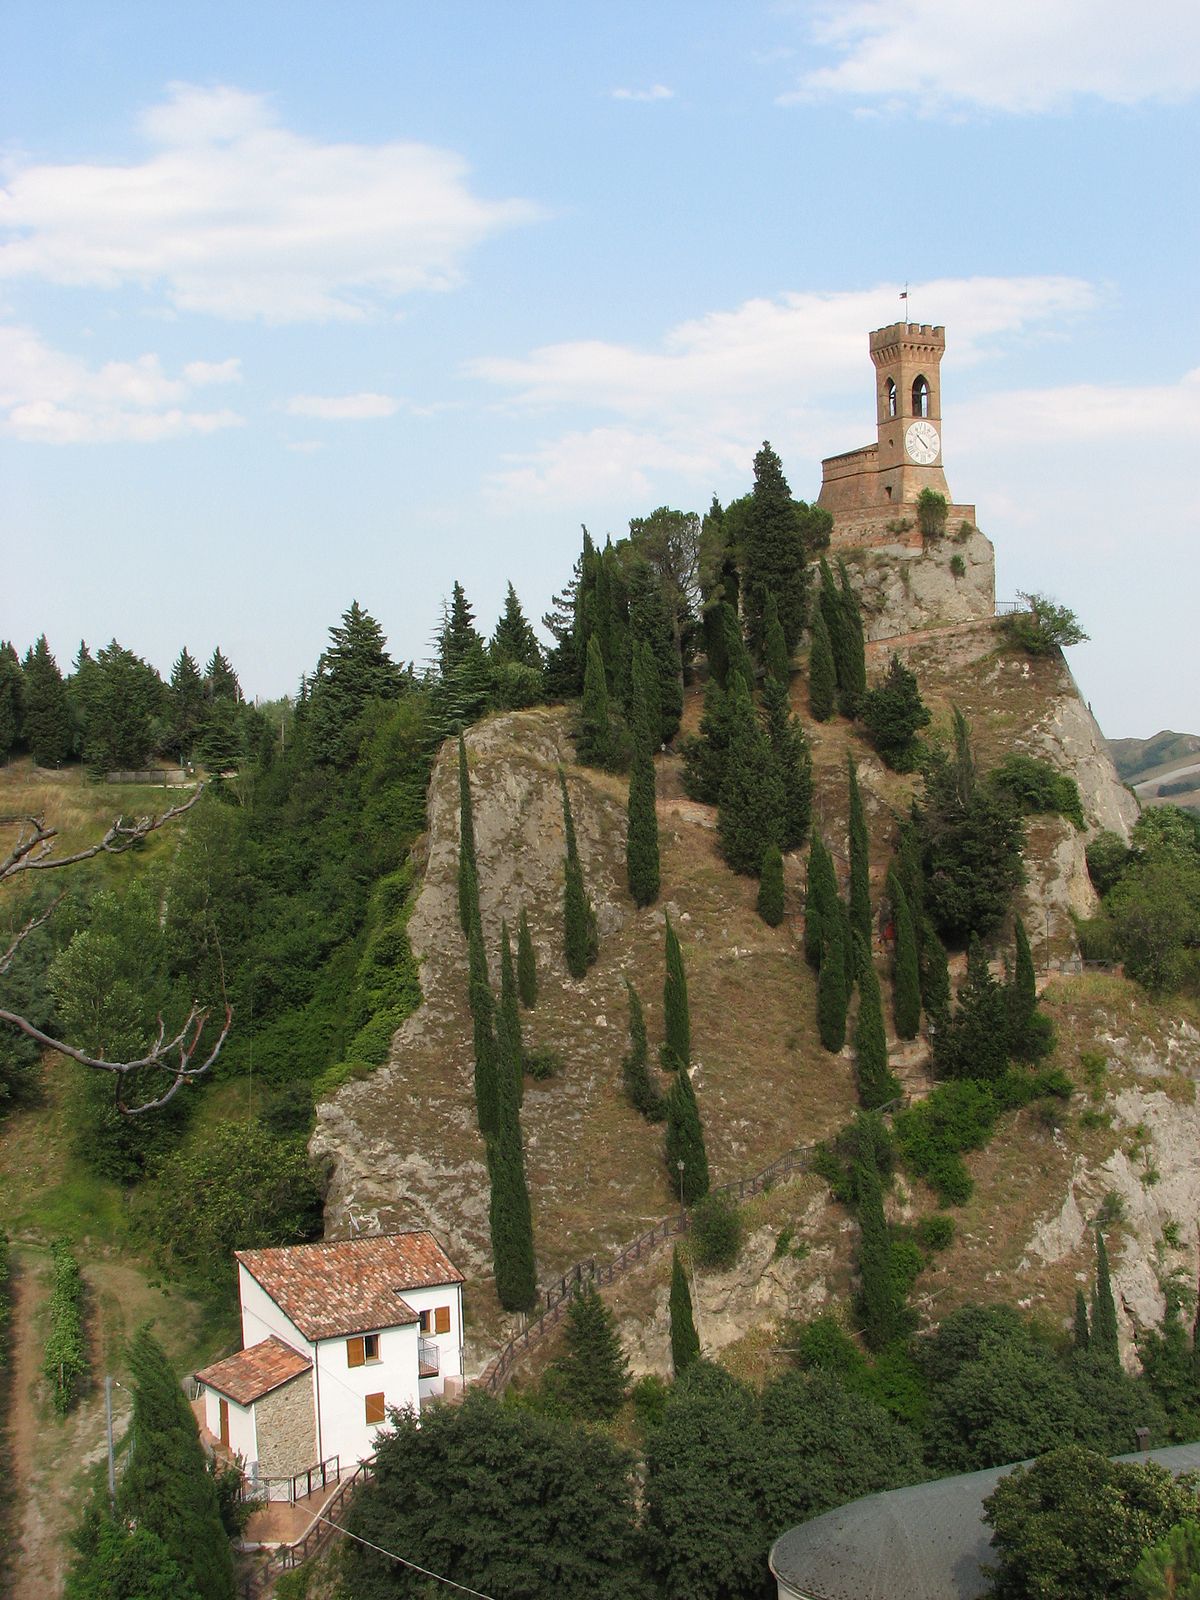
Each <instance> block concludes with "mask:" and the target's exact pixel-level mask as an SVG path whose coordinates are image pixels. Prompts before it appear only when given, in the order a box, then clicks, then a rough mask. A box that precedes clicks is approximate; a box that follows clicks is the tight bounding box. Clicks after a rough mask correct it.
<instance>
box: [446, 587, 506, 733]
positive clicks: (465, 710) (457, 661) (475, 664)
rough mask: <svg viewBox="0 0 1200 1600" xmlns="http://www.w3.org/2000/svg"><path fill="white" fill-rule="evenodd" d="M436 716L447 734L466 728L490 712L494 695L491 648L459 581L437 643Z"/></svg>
mask: <svg viewBox="0 0 1200 1600" xmlns="http://www.w3.org/2000/svg"><path fill="white" fill-rule="evenodd" d="M436 649H437V679H436V682H435V686H434V707H435V716H436V719H437V723H438V725H439V727H441V728H442V729H444V730H445V731H446V732H447V733H448V732H450V731H452V730H453V729H454V728H456V727H462V728H466V727H469V726H470V725H471V723H472V722H475V721H477V720H478V718H479V717H480V716H481V715H482V714H483V712H484V711H485V710H486V708H487V705H488V701H489V699H490V697H491V693H492V667H491V663H490V662H489V660H488V654H487V646H486V645H485V644H484V642H483V636H482V635H481V634H480V632H479V630H478V629H477V628H476V626H475V613H474V611H473V610H472V609H471V603H470V601H469V600H468V599H467V596H466V592H465V591H464V589H463V586H462V584H461V583H458V582H457V581H456V582H455V584H454V586H453V588H452V589H451V592H450V603H449V605H447V606H444V607H443V611H442V620H441V625H440V626H439V628H438V633H437V640H436Z"/></svg>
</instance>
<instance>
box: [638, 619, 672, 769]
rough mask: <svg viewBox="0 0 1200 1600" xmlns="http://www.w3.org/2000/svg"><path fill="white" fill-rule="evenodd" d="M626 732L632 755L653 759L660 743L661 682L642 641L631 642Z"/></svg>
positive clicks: (661, 724)
mask: <svg viewBox="0 0 1200 1600" xmlns="http://www.w3.org/2000/svg"><path fill="white" fill-rule="evenodd" d="M677 727H678V719H677V718H676V728H677ZM629 731H630V733H631V734H632V736H633V747H634V750H635V751H636V750H638V749H644V750H645V751H646V752H647V753H648V754H650V755H653V754H654V752H655V751H656V750H657V749H658V747H659V745H660V744H662V743H663V710H662V686H661V679H660V676H659V669H658V663H657V661H656V660H655V658H654V652H653V650H652V649H651V648H650V646H649V644H647V643H646V641H645V640H644V639H638V640H637V641H635V643H634V646H633V653H632V656H631V658H630V666H629Z"/></svg>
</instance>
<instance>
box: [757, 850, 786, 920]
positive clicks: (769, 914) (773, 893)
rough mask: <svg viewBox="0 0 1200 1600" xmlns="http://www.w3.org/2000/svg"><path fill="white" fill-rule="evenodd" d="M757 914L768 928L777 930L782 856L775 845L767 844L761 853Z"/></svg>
mask: <svg viewBox="0 0 1200 1600" xmlns="http://www.w3.org/2000/svg"><path fill="white" fill-rule="evenodd" d="M758 914H759V916H760V917H761V918H762V919H763V921H764V922H765V923H766V925H767V927H768V928H777V927H778V926H779V924H780V923H781V922H782V921H783V855H782V854H781V852H780V849H779V846H778V845H777V844H769V845H768V846H767V848H766V849H765V850H764V851H763V859H762V877H761V878H760V879H759V884H758Z"/></svg>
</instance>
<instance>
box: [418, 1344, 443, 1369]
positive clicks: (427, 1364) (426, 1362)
mask: <svg viewBox="0 0 1200 1600" xmlns="http://www.w3.org/2000/svg"><path fill="white" fill-rule="evenodd" d="M441 1370H442V1352H441V1350H440V1348H439V1347H438V1344H437V1342H436V1340H433V1339H419V1340H418V1341H417V1374H418V1376H419V1377H422V1378H436V1377H437V1376H438V1374H439V1373H440V1372H441Z"/></svg>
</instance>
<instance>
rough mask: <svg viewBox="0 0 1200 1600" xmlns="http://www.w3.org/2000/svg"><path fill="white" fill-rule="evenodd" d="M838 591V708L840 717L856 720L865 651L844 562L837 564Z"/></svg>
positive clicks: (859, 615)
mask: <svg viewBox="0 0 1200 1600" xmlns="http://www.w3.org/2000/svg"><path fill="white" fill-rule="evenodd" d="M838 580H839V584H840V590H839V593H838V605H839V607H840V610H841V614H842V618H843V629H842V639H843V648H844V668H843V666H842V664H841V663H839V669H838V704H839V706H840V707H841V710H842V714H843V715H844V716H847V717H856V716H857V715H858V708H859V706H860V705H861V704H862V698H863V695H865V694H866V692H867V647H866V639H865V637H864V634H863V620H862V609H861V607H860V606H859V603H858V596H857V595H856V594H855V592H854V589H853V587H852V586H851V583H850V574H849V572H848V571H847V569H846V563H845V562H844V561H839V562H838Z"/></svg>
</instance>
